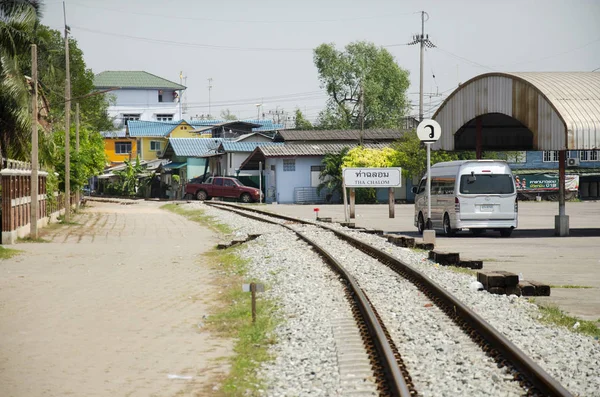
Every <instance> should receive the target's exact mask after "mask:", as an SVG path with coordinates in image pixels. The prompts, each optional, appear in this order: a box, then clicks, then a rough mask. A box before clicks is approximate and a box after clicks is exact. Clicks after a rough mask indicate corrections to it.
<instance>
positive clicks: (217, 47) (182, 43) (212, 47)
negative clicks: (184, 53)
mask: <svg viewBox="0 0 600 397" xmlns="http://www.w3.org/2000/svg"><path fill="white" fill-rule="evenodd" d="M71 28H75V29H77V30H80V31H82V32H89V33H94V34H100V35H105V36H112V37H122V38H126V39H130V40H139V41H145V42H148V43H156V44H165V45H178V46H182V47H192V48H205V49H209V50H225V51H268V52H308V51H310V52H312V51H313V50H314V48H301V47H299V48H290V47H288V48H285V47H236V46H224V45H213V44H203V43H191V42H186V41H174V40H163V39H153V38H149V37H141V36H132V35H127V34H120V33H113V32H106V31H102V30H95V29H88V28H84V27H81V26H75V25H71ZM406 45H408V44H404V43H396V44H385V45H382V46H381V47H384V48H389V47H402V46H406Z"/></svg>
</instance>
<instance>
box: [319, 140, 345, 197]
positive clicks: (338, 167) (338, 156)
mask: <svg viewBox="0 0 600 397" xmlns="http://www.w3.org/2000/svg"><path fill="white" fill-rule="evenodd" d="M348 150H349V148H343V149H342V151H341V152H339V153H327V154H326V155H325V157H324V158H323V166H324V168H323V169H322V170H321V173H320V174H319V178H320V180H321V183H319V186H317V194H321V190H323V189H328V190H329V192H330V194H331V195H334V194H336V193H337V194H338V195H339V197H341V195H342V193H343V190H342V189H343V187H342V186H343V183H342V164H343V162H344V157H346V154H348ZM330 199H331V196H329V198H328V200H327V201H329V200H330Z"/></svg>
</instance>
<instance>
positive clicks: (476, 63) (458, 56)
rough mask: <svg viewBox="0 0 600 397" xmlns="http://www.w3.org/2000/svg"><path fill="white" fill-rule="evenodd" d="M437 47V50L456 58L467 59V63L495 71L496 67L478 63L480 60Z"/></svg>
mask: <svg viewBox="0 0 600 397" xmlns="http://www.w3.org/2000/svg"><path fill="white" fill-rule="evenodd" d="M436 48H437V50H438V51H441V52H443V53H444V54H447V55H450V56H453V57H455V58H458V59H461V60H463V61H465V62H467V63H470V64H471V65H473V66H478V67H480V68H484V69H488V70H491V71H494V69H493V68H490V67H489V66H485V65H482V64H480V63H478V62H475V61H471V60H470V59H467V58H465V57H461V56H460V55H456V54H453V53H451V52H450V51H446V50H444V49H442V48H440V47H436Z"/></svg>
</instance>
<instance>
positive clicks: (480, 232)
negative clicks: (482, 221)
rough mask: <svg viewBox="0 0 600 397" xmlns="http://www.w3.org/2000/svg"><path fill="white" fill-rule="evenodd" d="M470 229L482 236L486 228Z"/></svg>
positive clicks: (474, 233) (475, 234)
mask: <svg viewBox="0 0 600 397" xmlns="http://www.w3.org/2000/svg"><path fill="white" fill-rule="evenodd" d="M469 231H470V232H471V233H473V236H481V235H482V234H483V233H485V229H469Z"/></svg>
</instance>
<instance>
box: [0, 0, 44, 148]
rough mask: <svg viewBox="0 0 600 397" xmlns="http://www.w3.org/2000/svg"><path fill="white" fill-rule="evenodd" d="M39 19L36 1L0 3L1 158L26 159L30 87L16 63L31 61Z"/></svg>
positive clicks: (37, 2)
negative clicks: (24, 60) (32, 44)
mask: <svg viewBox="0 0 600 397" xmlns="http://www.w3.org/2000/svg"><path fill="white" fill-rule="evenodd" d="M40 18H41V2H40V1H37V0H29V1H26V0H3V1H2V2H0V155H2V157H8V156H11V157H14V158H17V159H26V158H27V157H28V155H27V152H28V150H27V149H28V147H29V138H30V134H31V130H30V127H31V119H30V115H29V102H30V101H29V98H30V96H29V92H30V90H29V83H28V80H27V78H26V77H25V76H24V75H23V73H21V71H20V68H19V64H20V63H19V62H20V61H22V60H23V59H27V58H29V57H30V51H31V49H30V44H31V43H32V42H33V37H34V33H35V28H36V26H37V24H38V22H39V20H40Z"/></svg>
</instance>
